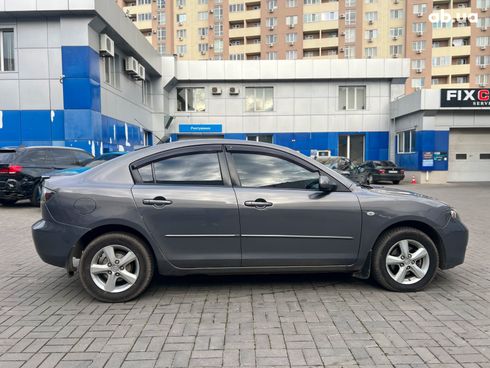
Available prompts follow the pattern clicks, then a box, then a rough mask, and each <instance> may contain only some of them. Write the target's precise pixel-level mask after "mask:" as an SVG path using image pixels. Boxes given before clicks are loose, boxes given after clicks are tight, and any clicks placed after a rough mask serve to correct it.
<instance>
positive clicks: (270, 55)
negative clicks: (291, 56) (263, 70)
mask: <svg viewBox="0 0 490 368" xmlns="http://www.w3.org/2000/svg"><path fill="white" fill-rule="evenodd" d="M267 60H277V52H276V51H272V52H268V53H267Z"/></svg>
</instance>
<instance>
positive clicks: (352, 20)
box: [345, 10, 356, 25]
mask: <svg viewBox="0 0 490 368" xmlns="http://www.w3.org/2000/svg"><path fill="white" fill-rule="evenodd" d="M345 24H346V25H354V24H356V12H355V11H354V10H349V11H347V12H346V13H345Z"/></svg>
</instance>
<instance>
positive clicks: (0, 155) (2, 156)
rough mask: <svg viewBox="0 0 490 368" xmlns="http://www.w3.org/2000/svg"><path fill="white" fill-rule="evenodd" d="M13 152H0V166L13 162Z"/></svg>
mask: <svg viewBox="0 0 490 368" xmlns="http://www.w3.org/2000/svg"><path fill="white" fill-rule="evenodd" d="M14 157H15V151H11V150H8V151H3V150H2V151H0V164H10V163H12V161H13V160H14Z"/></svg>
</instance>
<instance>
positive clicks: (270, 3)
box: [267, 0, 277, 10]
mask: <svg viewBox="0 0 490 368" xmlns="http://www.w3.org/2000/svg"><path fill="white" fill-rule="evenodd" d="M267 9H269V10H274V9H277V0H269V1H268V2H267Z"/></svg>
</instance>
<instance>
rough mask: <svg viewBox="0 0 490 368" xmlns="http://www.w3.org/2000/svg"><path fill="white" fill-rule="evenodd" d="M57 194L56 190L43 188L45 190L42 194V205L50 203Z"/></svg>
mask: <svg viewBox="0 0 490 368" xmlns="http://www.w3.org/2000/svg"><path fill="white" fill-rule="evenodd" d="M55 194H56V192H55V191H54V190H51V189H49V188H46V187H45V186H43V189H42V192H41V204H43V203H46V202H47V201H49V200H50V199H51V198H52V197H53V196H54V195H55Z"/></svg>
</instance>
